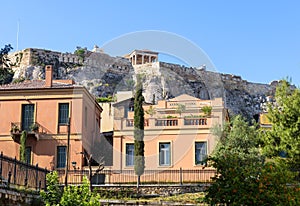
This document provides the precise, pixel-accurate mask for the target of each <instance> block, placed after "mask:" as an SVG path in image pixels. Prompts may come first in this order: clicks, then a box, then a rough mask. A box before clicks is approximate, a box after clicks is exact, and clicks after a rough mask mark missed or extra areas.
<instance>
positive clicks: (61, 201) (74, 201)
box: [41, 171, 100, 206]
mask: <svg viewBox="0 0 300 206" xmlns="http://www.w3.org/2000/svg"><path fill="white" fill-rule="evenodd" d="M46 179H47V191H41V196H42V199H43V201H44V203H45V204H46V206H54V205H55V206H60V205H62V206H73V205H81V206H96V205H100V202H99V195H96V194H93V193H91V191H90V190H89V181H88V179H87V177H86V176H84V178H83V182H82V184H81V185H80V186H77V185H70V186H68V187H65V188H64V190H63V191H62V190H61V189H60V188H59V181H58V174H57V172H56V171H53V172H51V173H48V174H47V176H46Z"/></svg>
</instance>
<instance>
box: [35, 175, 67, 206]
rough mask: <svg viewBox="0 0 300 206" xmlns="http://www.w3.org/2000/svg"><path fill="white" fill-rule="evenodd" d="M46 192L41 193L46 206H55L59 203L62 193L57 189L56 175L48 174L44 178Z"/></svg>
mask: <svg viewBox="0 0 300 206" xmlns="http://www.w3.org/2000/svg"><path fill="white" fill-rule="evenodd" d="M46 180H47V191H41V193H40V194H41V196H42V199H43V201H44V203H45V204H46V206H52V205H57V204H58V203H59V202H60V198H61V195H62V191H61V189H60V188H59V182H58V174H57V172H56V171H53V172H50V173H48V174H47V176H46Z"/></svg>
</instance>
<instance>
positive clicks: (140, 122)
mask: <svg viewBox="0 0 300 206" xmlns="http://www.w3.org/2000/svg"><path fill="white" fill-rule="evenodd" d="M137 80H138V81H137V86H136V93H135V96H134V170H135V173H136V175H138V176H141V175H142V174H143V173H144V168H145V157H144V109H143V102H144V97H143V94H142V92H143V86H142V83H141V80H140V78H139V77H138V78H137Z"/></svg>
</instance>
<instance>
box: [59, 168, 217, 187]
mask: <svg viewBox="0 0 300 206" xmlns="http://www.w3.org/2000/svg"><path fill="white" fill-rule="evenodd" d="M215 174H216V170H214V169H196V170H189V169H174V170H163V169H161V170H145V171H144V174H143V175H142V176H141V183H142V184H183V183H208V182H211V178H212V177H214V176H215ZM58 175H59V181H60V183H61V184H63V183H64V177H65V176H64V175H65V172H64V170H59V171H58ZM84 176H88V170H69V172H68V184H80V183H81V182H82V180H83V177H84ZM98 176H101V179H103V180H101V181H103V182H102V183H100V184H134V183H135V182H136V179H137V176H136V175H135V172H134V170H122V171H121V170H103V171H101V172H100V173H99V174H98ZM92 182H93V181H92ZM96 184H97V183H96Z"/></svg>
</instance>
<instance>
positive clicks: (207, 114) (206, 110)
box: [201, 106, 212, 117]
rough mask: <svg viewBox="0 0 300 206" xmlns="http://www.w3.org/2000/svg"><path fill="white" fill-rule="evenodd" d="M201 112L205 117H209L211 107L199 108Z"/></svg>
mask: <svg viewBox="0 0 300 206" xmlns="http://www.w3.org/2000/svg"><path fill="white" fill-rule="evenodd" d="M201 110H202V112H203V113H204V115H205V116H208V117H209V116H210V115H211V111H212V107H211V106H204V107H202V108H201Z"/></svg>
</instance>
